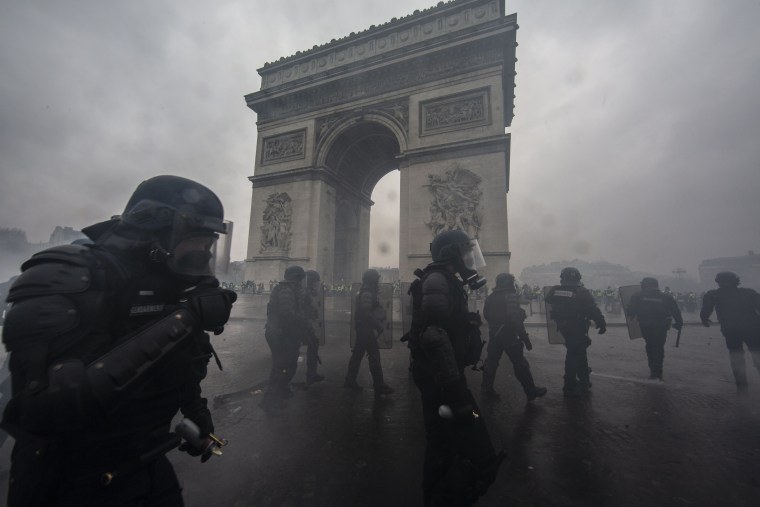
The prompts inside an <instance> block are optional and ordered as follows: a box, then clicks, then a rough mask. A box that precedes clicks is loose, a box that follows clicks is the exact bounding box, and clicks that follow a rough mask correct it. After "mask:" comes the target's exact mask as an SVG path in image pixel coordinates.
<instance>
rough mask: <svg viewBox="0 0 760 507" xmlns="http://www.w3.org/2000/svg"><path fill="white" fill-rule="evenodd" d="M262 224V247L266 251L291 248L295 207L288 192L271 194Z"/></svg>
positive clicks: (280, 250) (262, 250) (284, 250)
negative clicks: (291, 231) (291, 230)
mask: <svg viewBox="0 0 760 507" xmlns="http://www.w3.org/2000/svg"><path fill="white" fill-rule="evenodd" d="M266 203H267V207H266V209H264V216H263V223H264V225H262V226H261V249H260V250H259V252H260V253H264V252H287V251H288V250H289V249H290V234H291V233H290V226H291V224H292V221H293V207H292V205H291V200H290V196H289V195H288V194H287V192H280V193H274V194H269V197H267V200H266Z"/></svg>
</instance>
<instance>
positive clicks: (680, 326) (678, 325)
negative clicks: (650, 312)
mask: <svg viewBox="0 0 760 507" xmlns="http://www.w3.org/2000/svg"><path fill="white" fill-rule="evenodd" d="M682 328H683V323H681V324H679V323H678V322H676V323H675V324H673V329H675V330H676V331H680V330H681V329H682Z"/></svg>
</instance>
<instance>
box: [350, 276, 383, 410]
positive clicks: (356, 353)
mask: <svg viewBox="0 0 760 507" xmlns="http://www.w3.org/2000/svg"><path fill="white" fill-rule="evenodd" d="M379 284H380V273H378V272H377V271H376V270H374V269H368V270H367V271H365V272H364V274H363V275H362V286H361V289H359V294H358V295H357V296H356V306H355V307H356V315H355V317H354V326H355V329H356V343H355V344H354V349H353V351H352V352H351V358H350V359H349V360H348V372H347V373H346V381H345V383H344V384H343V387H345V388H348V389H356V390H359V389H360V386H359V384H357V382H356V376H357V375H358V373H359V367H360V366H361V362H362V359H363V358H364V354H365V353H366V354H367V362H368V363H369V372H370V374H371V375H372V384H373V386H374V389H375V398H380V397H382V396H385V395H389V394H392V393H393V388H391V387H390V386H389V385H387V384H386V383H385V381H384V380H383V368H382V366H381V365H380V347H379V345H378V343H377V338H378V336H379V335H380V333H382V332H383V330H384V328H385V325H384V320H385V317H386V316H385V310H384V309H383V307H382V306H381V305H380V302H379V299H378V291H379V288H380V285H379Z"/></svg>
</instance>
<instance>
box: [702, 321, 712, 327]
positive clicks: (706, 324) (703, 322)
mask: <svg viewBox="0 0 760 507" xmlns="http://www.w3.org/2000/svg"><path fill="white" fill-rule="evenodd" d="M710 324H712V321H711V320H710V319H704V320H703V321H702V325H703V326H705V327H710Z"/></svg>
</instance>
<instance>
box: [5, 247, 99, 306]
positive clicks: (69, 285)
mask: <svg viewBox="0 0 760 507" xmlns="http://www.w3.org/2000/svg"><path fill="white" fill-rule="evenodd" d="M32 260H33V261H34V263H32V264H31V265H30V262H31V261H32ZM23 269H24V272H23V273H21V274H20V275H19V277H18V278H16V281H15V282H13V286H11V289H10V290H9V291H8V302H10V303H15V302H16V301H20V300H22V299H24V298H28V297H35V296H45V295H50V294H76V293H82V292H85V291H86V290H87V289H89V288H90V284H91V283H92V272H91V270H90V267H89V266H87V265H83V264H78V263H77V264H75V263H69V262H65V261H61V260H58V259H57V258H56V256H51V257H50V258H45V257H39V258H37V259H35V258H32V259H31V260H30V261H27V262H26V263H24V266H23Z"/></svg>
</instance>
